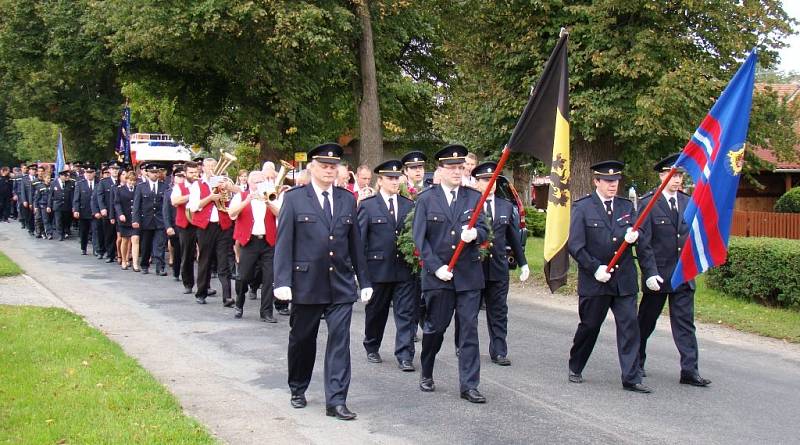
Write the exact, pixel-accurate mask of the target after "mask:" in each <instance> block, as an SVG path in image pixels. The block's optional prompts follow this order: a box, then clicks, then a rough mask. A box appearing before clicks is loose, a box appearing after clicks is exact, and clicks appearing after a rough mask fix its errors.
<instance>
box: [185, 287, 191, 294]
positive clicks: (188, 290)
mask: <svg viewBox="0 0 800 445" xmlns="http://www.w3.org/2000/svg"><path fill="white" fill-rule="evenodd" d="M183 293H184V295H189V294H191V293H192V288H191V287H184V288H183Z"/></svg>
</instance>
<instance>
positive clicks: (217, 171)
mask: <svg viewBox="0 0 800 445" xmlns="http://www.w3.org/2000/svg"><path fill="white" fill-rule="evenodd" d="M233 162H236V156H234V155H232V154H230V153H228V152H226V151H224V150H221V151H220V152H219V161H217V166H216V167H215V168H214V171H213V173H212V175H211V179H210V180H209V183H210V184H212V183H213V191H212V193H218V194H220V195H222V198H220V199H219V200H217V201H214V205H215V206H216V207H217V211H218V212H224V213H228V208H227V207H226V206H225V203H226V202H228V201H230V200H231V192H230V191H228V189H227V188H226V187H225V182H226V181H228V180H229V179H228V177H227V174H226V173H225V171H226V170H228V167H230V165H231V164H232V163H233Z"/></svg>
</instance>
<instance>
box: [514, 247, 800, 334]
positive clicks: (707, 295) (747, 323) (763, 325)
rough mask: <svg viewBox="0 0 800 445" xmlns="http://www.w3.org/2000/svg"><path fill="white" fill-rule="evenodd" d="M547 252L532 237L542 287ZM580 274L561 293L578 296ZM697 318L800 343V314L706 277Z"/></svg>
mask: <svg viewBox="0 0 800 445" xmlns="http://www.w3.org/2000/svg"><path fill="white" fill-rule="evenodd" d="M543 251H544V239H543V238H535V237H531V238H528V243H527V245H526V246H525V256H526V258H527V259H528V264H529V266H530V269H531V279H533V280H535V281H536V283H538V284H540V285H542V286H547V284H546V283H545V281H544V272H543V271H542V268H543V265H544V259H543V257H542V252H543ZM576 273H577V272H576V269H575V267H574V261H573V265H572V266H571V267H570V273H569V278H568V281H567V285H566V286H564V287H562V288H561V289H559V290H558V293H560V294H570V293H572V294H574V293H575V292H576V289H577V278H576ZM665 311H666V309H665ZM695 318H696V319H697V320H699V321H703V322H706V323H713V324H722V325H725V326H728V327H731V328H734V329H738V330H740V331H745V332H751V333H754V334H758V335H763V336H766V337H772V338H778V339H783V340H786V341H790V342H793V343H800V312H799V311H796V310H792V309H782V308H772V307H766V306H763V305H760V304H758V303H754V302H749V301H745V300H741V299H738V298H735V297H731V296H729V295H727V294H724V293H722V292H718V291H715V290H713V289H709V288H708V287H707V286H706V285H705V277H704V276H703V275H701V276H699V277H698V279H697V291H696V292H695Z"/></svg>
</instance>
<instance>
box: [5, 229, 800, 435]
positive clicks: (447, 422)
mask: <svg viewBox="0 0 800 445" xmlns="http://www.w3.org/2000/svg"><path fill="white" fill-rule="evenodd" d="M18 227H19V226H18V225H17V224H3V225H0V250H2V251H4V252H5V253H6V254H7V255H9V256H10V257H11V258H13V259H14V260H15V261H16V262H17V263H18V264H20V265H21V266H22V267H23V268H24V269H25V270H26V272H27V274H28V275H30V276H31V277H33V278H34V279H36V280H37V281H38V282H39V283H41V284H42V285H43V286H44V287H46V288H47V289H49V290H50V291H51V292H52V293H53V294H54V295H55V296H56V297H58V298H59V299H61V300H63V301H64V303H65V304H66V305H67V306H68V307H70V308H71V309H72V310H74V311H76V312H78V313H80V314H82V315H84V316H85V317H86V319H87V320H88V321H89V322H90V323H92V324H93V325H95V326H98V327H100V328H101V329H103V330H104V332H106V333H107V335H109V336H110V337H111V338H112V339H114V340H116V341H118V342H119V343H120V344H121V345H122V346H123V347H124V348H125V350H126V351H127V352H128V353H129V354H131V355H133V356H134V357H136V358H137V359H139V361H140V362H141V363H142V364H143V365H144V366H145V367H147V368H148V369H150V370H151V372H153V373H154V375H156V377H157V378H158V379H159V380H160V381H161V382H162V383H164V384H165V385H167V387H169V388H170V390H172V391H173V393H175V394H176V396H177V397H178V398H179V399H180V401H181V403H182V404H183V406H184V407H185V409H186V410H187V412H188V413H189V414H191V415H194V416H196V417H197V418H199V419H200V420H201V421H202V422H204V423H206V424H207V425H208V426H209V428H210V429H211V430H212V431H213V432H214V433H215V434H216V435H218V437H220V438H221V439H222V440H223V441H225V442H228V443H265V442H266V441H268V440H267V438H266V437H265V436H264V434H268V435H270V438H273V439H280V440H282V441H283V440H288V441H289V442H301V443H334V442H336V443H341V441H342V440H347V441H357V442H358V443H365V442H377V443H428V444H438V443H442V444H444V443H448V444H452V443H465V444H466V443H492V444H502V443H564V444H566V443H719V444H734V443H742V444H744V443H773V444H778V443H800V436H799V435H798V428H797V413H800V397H799V396H798V394H800V348H798V347H797V346H796V345H786V344H782V343H781V342H777V341H771V340H766V339H761V338H759V337H755V336H751V335H745V334H738V333H734V332H731V331H728V330H727V329H725V328H718V327H711V326H700V332H699V342H700V370H701V374H702V375H703V376H704V377H706V378H709V379H711V380H712V381H713V384H712V386H711V387H709V388H693V387H689V386H686V385H679V384H678V377H679V366H678V354H677V351H676V350H675V346H674V344H673V343H672V339H671V336H670V333H669V330H668V329H669V323H668V322H667V320H665V319H662V321H661V322H660V325H659V329H658V330H657V331H656V333H655V334H654V337H653V338H652V339H651V341H650V343H649V351H648V369H647V370H648V374H649V376H648V378H647V379H645V383H646V384H648V385H649V386H650V387H652V388H653V389H654V390H655V392H654V393H653V394H649V395H642V394H634V393H630V392H627V391H623V390H622V387H621V383H620V371H619V365H618V362H617V354H616V343H615V332H614V324H613V320H611V319H610V318H609V319H608V320H607V321H606V323H605V325H604V328H603V332H602V333H601V335H600V339H599V341H598V344H597V346H596V348H595V351H594V353H593V355H592V357H591V359H590V361H589V364H588V366H587V368H586V369H585V370H584V378H585V379H586V382H585V383H583V384H580V385H576V384H571V383H568V382H567V358H568V352H569V347H570V345H571V341H572V335H573V333H574V330H575V327H576V324H577V313H576V307H575V305H574V304H572V303H571V302H570V299H569V298H568V297H566V298H565V297H558V298H555V299H554V297H551V296H550V295H549V293H547V292H546V291H545V290H543V289H542V288H538V287H533V286H527V287H525V288H522V287H515V288H513V290H512V293H513V295H512V298H511V302H510V320H509V332H510V334H509V357H510V358H511V360H512V362H513V365H512V366H511V367H499V366H497V365H494V364H492V363H491V362H490V360H489V357H488V354H487V352H486V350H485V344H486V340H487V335H488V334H487V333H486V325H485V319H483V317H484V313H483V312H482V313H481V315H480V316H481V318H482V321H481V323H480V328H479V329H480V331H479V332H480V339H481V344H482V346H483V347H482V356H481V366H482V369H481V386H480V389H481V391H482V392H483V394H484V395H485V396H486V397H487V399H488V403H487V404H485V405H473V404H470V403H468V402H466V401H464V400H461V399H460V398H459V394H458V375H457V368H456V367H457V358H456V356H455V354H454V348H453V341H452V332H448V336H447V339H446V341H445V345H444V347H443V349H442V352H441V353H440V355H439V358H438V361H437V367H436V371H435V376H434V379H435V381H436V385H437V390H436V392H434V393H422V392H420V391H419V389H418V386H417V383H418V378H419V373H418V372H415V373H402V372H400V371H399V370H398V369H397V367H396V364H395V363H394V360H393V354H392V351H393V344H391V343H392V341H393V338H394V333H393V323H392V322H391V321H390V322H389V327H388V330H389V331H390V332H387V334H386V336H385V339H389V342H388V343H387V341H384V345H383V347H382V350H381V354H382V356H383V357H384V360H385V361H384V363H382V364H377V365H375V364H370V363H367V361H366V358H365V353H364V349H363V346H362V345H361V340H362V338H363V320H364V317H363V315H364V307H363V305H362V304H361V303H356V304H355V309H354V315H353V322H352V329H351V353H352V363H353V377H352V384H351V387H350V395H349V397H348V406H349V407H350V408H351V409H352V410H353V411H355V412H357V413H358V415H359V417H358V420H357V421H356V422H350V423H345V422H339V421H336V420H333V419H330V418H326V417H325V416H324V395H323V388H322V383H321V379H320V378H321V374H322V372H321V371H322V354H323V351H324V343H325V335H326V331H325V327H324V324H323V325H322V326H323V327H322V328H321V331H320V338H319V342H318V348H317V350H318V358H317V367H316V369H315V375H314V380H313V381H312V384H311V387H310V388H309V391H308V393H307V395H308V398H309V406H308V407H307V408H306V409H305V410H292V409H291V408H290V407H289V392H288V388H287V385H286V347H287V339H288V334H287V333H288V317H279V323H278V324H265V323H261V322H260V321H259V320H258V317H257V315H258V311H257V304H258V302H257V301H252V300H248V301H247V302H246V303H245V317H244V319H242V320H234V319H233V311H232V310H231V309H226V308H223V307H222V306H221V301H220V300H221V299H220V298H209V303H210V304H208V305H205V306H202V305H197V304H195V303H194V300H193V298H191V297H190V296H185V295H183V294H182V293H181V290H182V286H181V285H180V283H177V282H175V281H173V280H172V278H171V277H157V276H155V275H152V274H151V275H149V276H142V275H140V274H136V273H133V272H130V271H122V270H120V269H119V267H118V266H117V265H116V264H114V265H110V264H105V263H103V262H101V261H98V260H96V259H95V258H94V257H92V256H81V255H80V254H79V249H78V246H77V242H76V241H75V240H67V241H65V242H57V241H45V240H35V239H32V238H30V237H29V236H28V235H27V233H25V232H23V231H21V230H19V228H18ZM215 281H216V280H212V287H215V288H217V289H219V285H218V284H214V282H215ZM417 348H418V350H417V357H416V359H415V365H416V366H417V367H419V357H418V355H419V348H420V344H419V343H417Z"/></svg>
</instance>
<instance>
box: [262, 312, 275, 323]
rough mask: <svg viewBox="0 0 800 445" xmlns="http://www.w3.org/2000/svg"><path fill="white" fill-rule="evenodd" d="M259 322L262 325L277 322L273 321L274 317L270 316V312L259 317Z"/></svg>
mask: <svg viewBox="0 0 800 445" xmlns="http://www.w3.org/2000/svg"><path fill="white" fill-rule="evenodd" d="M261 321H263V322H264V323H277V322H278V320H277V319H275V317H273V316H272V312H270V313H268V314H264V315H262V316H261Z"/></svg>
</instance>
